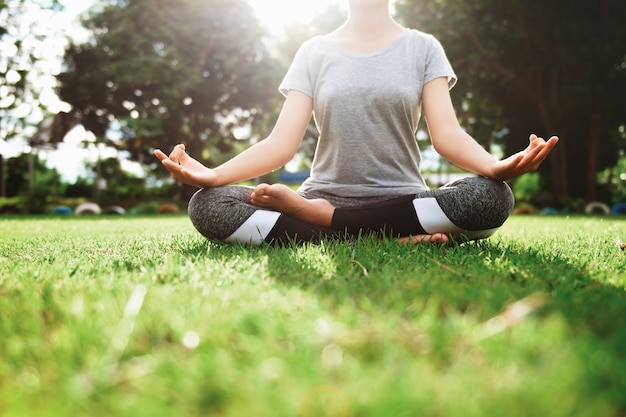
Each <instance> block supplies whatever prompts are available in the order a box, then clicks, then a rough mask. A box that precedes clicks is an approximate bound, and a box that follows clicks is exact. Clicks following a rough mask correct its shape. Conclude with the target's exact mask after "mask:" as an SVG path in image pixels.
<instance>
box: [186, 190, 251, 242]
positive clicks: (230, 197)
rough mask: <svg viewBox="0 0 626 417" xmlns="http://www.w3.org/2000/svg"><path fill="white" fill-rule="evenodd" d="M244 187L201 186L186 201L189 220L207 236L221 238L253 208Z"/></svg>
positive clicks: (248, 192)
mask: <svg viewBox="0 0 626 417" xmlns="http://www.w3.org/2000/svg"><path fill="white" fill-rule="evenodd" d="M249 201H250V191H249V190H248V189H247V188H245V187H237V188H235V187H220V188H205V189H202V190H199V191H197V192H196V193H195V194H194V195H193V196H192V197H191V199H190V200H189V206H188V213H189V219H190V220H191V223H192V224H193V225H194V227H195V228H196V229H197V230H198V232H200V234H202V235H203V236H204V237H206V238H208V239H214V240H224V239H226V238H227V237H228V236H230V235H231V234H232V233H234V231H235V230H237V228H238V227H239V226H240V225H241V224H242V223H243V222H244V221H245V220H246V219H247V218H248V217H250V215H251V214H252V213H253V212H254V211H255V208H254V207H252V206H251V205H250V203H249Z"/></svg>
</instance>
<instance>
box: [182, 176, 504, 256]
mask: <svg viewBox="0 0 626 417" xmlns="http://www.w3.org/2000/svg"><path fill="white" fill-rule="evenodd" d="M251 193H252V188H250V187H242V186H226V187H218V188H207V189H203V190H200V191H198V192H197V193H196V194H195V195H194V196H193V197H192V198H191V200H190V201H189V217H190V219H191V221H192V223H193V225H194V226H195V227H196V229H198V231H199V232H200V233H201V234H202V235H203V236H205V237H206V238H208V239H211V240H219V241H224V242H232V243H235V242H239V243H244V244H254V245H259V244H264V243H267V244H271V245H280V244H285V243H287V242H308V241H316V240H319V239H341V238H346V237H347V238H353V237H355V236H358V235H365V234H375V235H378V236H387V237H393V238H396V237H407V236H415V235H424V234H429V235H431V234H434V233H444V234H446V235H448V236H450V237H451V238H452V239H454V240H456V241H457V242H463V241H467V240H476V239H484V238H486V237H489V236H491V235H492V234H493V233H495V231H496V230H497V229H498V228H499V227H500V226H501V225H502V224H503V223H504V222H505V221H506V219H507V218H508V216H509V214H510V213H511V211H512V209H513V205H514V199H513V193H512V192H511V189H510V188H509V186H508V185H507V184H506V183H504V182H499V181H493V180H490V179H487V178H482V177H475V178H464V179H462V180H458V181H455V182H452V183H449V184H446V185H444V186H443V187H441V188H438V189H435V190H428V191H424V192H421V193H419V194H417V195H408V196H402V197H396V198H390V199H389V200H385V201H382V202H377V203H375V204H363V205H362V206H359V207H337V208H336V209H335V213H334V215H333V220H332V225H331V227H330V228H326V227H321V226H316V225H312V224H309V223H305V222H302V221H300V220H297V219H294V218H293V217H291V216H288V215H285V214H281V213H279V212H276V211H271V210H265V209H261V208H259V207H257V206H255V205H253V204H252V203H251V202H250V194H251Z"/></svg>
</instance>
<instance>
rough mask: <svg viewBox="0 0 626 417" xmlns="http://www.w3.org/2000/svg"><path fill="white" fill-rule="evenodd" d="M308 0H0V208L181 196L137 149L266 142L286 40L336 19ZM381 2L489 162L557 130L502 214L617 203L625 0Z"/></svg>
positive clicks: (340, 8) (217, 158)
mask: <svg viewBox="0 0 626 417" xmlns="http://www.w3.org/2000/svg"><path fill="white" fill-rule="evenodd" d="M309 3H310V2H282V3H281V2H280V1H278V2H277V1H272V0H265V1H263V0H249V1H246V0H169V1H158V0H134V1H94V2H72V1H57V0H11V1H3V2H0V50H1V51H2V53H1V54H0V141H1V142H0V145H1V146H0V154H2V156H3V157H2V158H0V161H1V165H2V166H1V168H2V169H1V170H0V172H1V173H2V175H1V176H2V181H0V183H1V190H0V191H1V193H0V197H1V198H2V200H0V201H1V203H0V210H1V211H2V212H5V213H10V212H20V213H23V212H30V213H40V212H47V211H49V210H51V209H52V208H53V207H55V206H59V205H68V206H70V207H75V206H76V205H77V204H79V203H81V202H84V201H94V202H96V203H98V204H100V205H103V206H105V205H106V206H121V207H123V208H126V209H128V208H131V207H134V208H135V209H137V208H138V206H140V207H141V209H140V211H141V210H143V211H153V210H155V208H156V207H158V205H159V204H160V203H163V202H167V203H171V202H174V203H176V204H178V205H180V207H181V208H184V207H185V205H186V200H187V198H188V197H189V195H190V194H191V193H192V192H193V190H191V189H188V188H186V187H184V186H181V185H177V184H174V183H172V181H171V180H170V179H169V178H168V176H167V172H166V171H165V170H164V169H162V167H161V166H160V165H159V164H158V163H157V161H156V160H155V159H154V157H153V156H152V155H151V152H152V150H153V149H154V148H161V149H164V150H168V149H171V148H172V147H173V145H174V144H176V143H185V144H186V145H187V148H188V150H189V152H190V153H191V154H192V155H193V156H194V157H196V158H198V159H200V160H202V161H203V162H205V163H206V164H207V165H209V166H215V165H217V164H219V163H222V162H224V161H225V160H227V159H228V158H230V157H231V156H233V155H234V154H235V153H237V152H239V151H240V150H242V149H243V148H245V147H247V146H249V145H250V144H251V143H254V142H256V141H259V140H261V139H262V138H264V137H265V136H266V135H267V134H268V133H269V131H270V129H271V127H272V125H273V122H274V120H275V119H276V116H277V114H278V111H279V109H280V105H281V101H282V98H281V96H280V94H279V93H278V91H277V86H278V84H279V82H280V80H281V78H282V76H283V75H284V73H285V71H286V69H287V67H288V65H289V63H290V61H291V59H292V57H293V55H294V54H295V51H296V50H297V48H298V46H299V45H300V44H301V42H302V41H304V40H306V39H308V38H310V37H311V36H314V35H316V34H321V33H327V32H329V31H331V30H332V29H333V28H335V27H337V26H338V25H339V24H341V22H342V21H343V19H344V18H345V13H346V8H345V5H344V4H343V3H344V2H342V1H339V0H337V1H333V0H326V1H320V2H316V3H314V4H316V5H317V7H312V6H311V5H310V4H309ZM281 4H282V6H281ZM294 5H295V6H294ZM288 6H289V10H286V9H287V8H288ZM394 8H395V16H396V18H397V20H398V21H400V22H401V23H403V24H405V25H407V26H409V27H413V28H417V29H420V30H423V31H425V32H429V33H432V34H434V35H435V36H436V37H437V38H439V40H440V41H441V42H442V44H443V45H444V47H445V49H446V52H447V54H448V57H449V59H450V61H451V62H452V65H453V67H454V68H455V70H456V72H457V74H458V76H459V80H460V81H459V83H458V85H457V86H456V87H455V88H454V89H453V90H452V96H453V100H454V102H455V107H456V109H457V114H458V117H459V119H460V121H461V123H462V126H463V127H464V128H465V129H467V130H468V131H469V133H470V134H472V135H473V136H474V137H475V138H476V139H477V140H478V141H479V142H480V143H481V144H482V145H483V146H484V147H485V148H486V149H488V150H489V151H490V152H493V153H494V154H497V155H502V156H503V155H508V154H511V153H514V152H517V151H518V150H520V149H522V148H523V147H525V144H526V142H527V140H528V135H529V134H530V133H537V134H539V135H540V136H544V137H546V136H547V137H549V136H551V135H558V136H560V137H561V142H560V143H559V146H558V147H557V148H556V149H555V150H554V151H553V153H552V154H551V155H550V157H549V158H548V160H547V161H546V163H544V165H543V166H542V167H541V169H540V171H538V172H537V173H534V174H530V175H526V176H524V177H522V178H520V179H518V180H516V181H514V182H512V184H511V185H512V186H513V189H514V192H515V194H516V198H517V201H518V208H520V209H523V210H527V211H532V210H535V211H540V210H545V209H548V210H553V211H554V210H558V211H565V212H570V213H571V212H582V211H584V209H585V207H588V205H589V203H592V202H601V203H603V204H604V205H606V206H607V207H612V206H615V205H616V204H619V203H622V202H624V201H626V156H625V150H626V130H625V126H626V103H625V102H626V25H624V22H626V2H623V1H620V0H602V1H597V2H574V3H572V2H570V1H566V0H554V1H551V2H542V1H538V0H532V1H525V2H516V1H510V0H507V1H494V0H478V1H473V2H467V1H461V0H440V1H422V0H399V1H396V2H394ZM287 12H288V13H287ZM268 16H269V17H268ZM79 18H80V20H79ZM59 22H61V23H59ZM316 136H317V132H316V130H315V128H314V126H313V125H311V129H309V132H308V133H307V135H306V137H305V139H304V140H303V143H302V146H301V149H300V151H299V152H298V155H297V157H296V158H295V159H294V161H293V162H292V163H290V164H289V165H288V166H287V167H286V170H288V171H296V172H298V171H305V172H306V170H307V168H308V164H309V163H310V159H311V156H312V153H313V150H314V147H315V142H316ZM417 139H418V140H419V141H420V143H421V144H422V148H423V149H424V166H423V168H424V170H425V171H426V172H427V178H429V179H430V180H431V185H433V186H437V185H440V184H441V183H442V182H445V180H446V179H449V178H453V177H454V175H456V174H458V173H459V172H460V171H459V170H458V169H456V168H455V167H451V166H449V165H448V164H446V162H445V161H443V160H441V159H439V157H438V156H437V155H436V154H435V153H434V152H433V151H432V148H430V147H429V138H428V133H427V130H426V128H425V125H424V124H423V125H422V128H421V129H420V130H419V132H418V135H417ZM278 175H279V173H274V174H272V175H270V176H268V177H267V178H263V180H265V181H276V180H277V177H278Z"/></svg>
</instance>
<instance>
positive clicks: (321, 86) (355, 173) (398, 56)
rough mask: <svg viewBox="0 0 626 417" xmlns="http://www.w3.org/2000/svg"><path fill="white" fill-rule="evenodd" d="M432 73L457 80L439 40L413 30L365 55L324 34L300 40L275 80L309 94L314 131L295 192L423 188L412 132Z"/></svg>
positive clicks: (362, 193) (348, 193)
mask: <svg viewBox="0 0 626 417" xmlns="http://www.w3.org/2000/svg"><path fill="white" fill-rule="evenodd" d="M438 77H447V78H448V83H449V85H450V88H452V86H454V84H455V82H456V75H455V74H454V71H453V69H452V67H451V65H450V63H449V61H448V59H447V58H446V55H445V52H444V50H443V47H442V46H441V44H440V43H439V42H438V41H437V40H436V39H435V38H434V37H433V36H432V35H429V34H426V33H423V32H420V31H417V30H409V29H407V30H406V31H405V33H404V34H403V35H402V36H401V37H400V39H398V40H397V41H396V42H394V43H393V44H392V45H390V46H389V47H387V48H385V49H382V50H380V51H378V52H375V53H372V54H367V55H356V54H352V53H349V52H347V51H344V50H343V49H341V48H340V47H339V46H338V45H337V44H335V43H334V42H332V41H331V40H329V39H328V38H327V37H326V36H317V37H314V38H312V39H310V40H308V41H306V42H305V43H303V44H302V46H301V47H300V49H299V50H298V52H297V54H296V56H295V58H294V60H293V63H292V64H291V67H290V69H289V71H288V72H287V75H286V76H285V78H284V80H283V82H282V83H281V85H280V91H281V92H282V93H283V94H286V93H287V92H288V91H289V90H297V91H300V92H303V93H304V94H307V95H308V96H310V97H312V98H313V112H314V118H315V123H316V126H317V128H318V130H319V133H320V136H319V141H318V144H317V149H316V153H315V158H314V160H313V166H312V169H311V177H310V178H309V179H307V180H306V181H305V182H304V184H302V187H301V189H300V191H301V192H303V193H307V192H313V193H315V194H318V195H319V194H320V193H321V194H322V195H323V194H330V195H331V196H337V197H344V198H351V197H354V198H363V197H384V196H388V197H394V196H399V195H408V194H414V193H418V192H420V191H424V190H426V189H427V186H426V184H425V182H424V179H423V177H422V175H421V172H420V164H421V155H420V151H419V148H418V146H417V141H416V138H415V133H416V131H417V126H418V121H419V117H420V113H421V104H422V89H423V87H424V84H426V83H427V82H429V81H431V80H433V79H435V78H438Z"/></svg>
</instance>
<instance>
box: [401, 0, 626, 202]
mask: <svg viewBox="0 0 626 417" xmlns="http://www.w3.org/2000/svg"><path fill="white" fill-rule="evenodd" d="M397 9H398V14H399V16H400V20H402V21H403V22H404V23H406V24H407V25H409V26H412V27H416V28H418V29H421V30H424V31H426V32H430V33H433V34H434V35H435V36H437V37H438V39H439V40H440V41H441V42H442V44H443V45H444V47H445V48H446V52H447V54H448V56H449V58H450V60H451V62H452V64H453V66H454V67H455V69H456V71H457V74H458V75H459V76H460V78H461V80H462V82H461V83H459V85H458V87H456V88H455V90H456V91H455V92H454V99H455V101H456V102H457V103H456V104H457V108H458V109H460V112H459V113H460V114H459V115H460V117H461V118H463V119H464V121H465V122H466V123H465V124H464V125H465V127H466V128H467V129H468V130H469V131H470V132H471V133H472V134H473V135H474V136H475V137H477V139H479V140H480V141H482V143H483V144H484V145H486V146H487V147H488V146H489V145H490V143H491V141H493V140H499V141H500V142H501V144H502V145H503V146H504V148H505V150H506V152H507V153H512V152H516V151H517V150H519V149H521V148H522V147H524V146H525V144H526V143H527V138H528V134H529V133H537V134H540V135H542V136H551V135H554V134H556V135H559V136H560V137H561V139H562V140H561V143H559V145H558V147H557V148H556V149H555V150H554V151H553V154H552V155H551V156H550V158H549V160H548V161H547V162H548V163H547V164H545V165H546V167H545V168H543V169H542V172H544V173H546V171H547V167H548V166H549V168H550V171H549V172H550V174H551V178H552V183H553V187H552V188H553V194H554V197H555V198H556V200H557V201H560V202H563V201H564V200H565V199H566V198H567V197H568V196H570V195H572V196H584V197H585V198H586V199H587V200H588V201H589V200H594V199H595V198H596V188H595V187H596V172H597V171H598V170H599V169H600V168H602V167H606V166H610V165H614V164H615V161H616V157H617V152H616V148H617V146H618V145H619V143H618V141H619V137H620V136H619V135H618V129H619V127H620V126H623V125H624V124H625V123H626V112H625V111H624V108H626V25H624V22H626V2H624V1H623V0H598V1H595V2H571V1H569V0H552V1H550V2H545V1H540V0H526V1H523V2H520V1H515V0H504V1H503V0H475V1H472V2H467V1H466V0H440V1H436V2H430V1H428V2H424V1H421V0H398V4H397ZM531 130H532V131H531ZM492 132H493V133H492Z"/></svg>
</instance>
